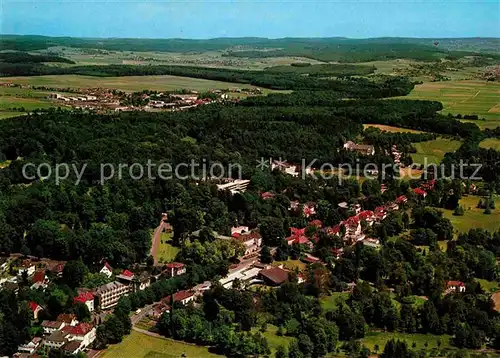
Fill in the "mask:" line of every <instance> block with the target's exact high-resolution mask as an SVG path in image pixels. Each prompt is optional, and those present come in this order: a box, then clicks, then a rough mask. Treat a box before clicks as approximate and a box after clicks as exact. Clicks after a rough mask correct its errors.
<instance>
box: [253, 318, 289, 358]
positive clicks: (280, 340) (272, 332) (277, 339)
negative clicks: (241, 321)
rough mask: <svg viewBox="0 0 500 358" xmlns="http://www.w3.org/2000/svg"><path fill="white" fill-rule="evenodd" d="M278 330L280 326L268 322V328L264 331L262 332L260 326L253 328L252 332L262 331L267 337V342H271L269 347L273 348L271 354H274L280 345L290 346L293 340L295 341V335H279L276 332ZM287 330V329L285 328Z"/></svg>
mask: <svg viewBox="0 0 500 358" xmlns="http://www.w3.org/2000/svg"><path fill="white" fill-rule="evenodd" d="M277 331H278V327H276V326H274V325H272V324H268V325H267V329H266V331H265V332H264V333H262V332H260V330H259V328H258V327H254V328H252V332H253V333H255V332H260V333H261V334H262V335H263V336H264V337H265V338H266V339H267V343H269V348H270V349H271V354H274V351H275V350H276V349H277V348H278V347H279V346H285V347H288V345H289V344H290V342H291V341H293V339H294V338H293V337H287V336H278V335H277V334H276V332H277ZM284 331H286V330H284Z"/></svg>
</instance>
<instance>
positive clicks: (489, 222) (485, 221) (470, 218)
mask: <svg viewBox="0 0 500 358" xmlns="http://www.w3.org/2000/svg"><path fill="white" fill-rule="evenodd" d="M479 199H480V197H478V196H473V195H469V196H464V197H463V198H462V199H461V200H460V205H461V206H463V207H464V209H465V213H464V215H463V216H455V215H453V211H452V210H444V216H445V217H447V218H448V219H450V221H451V223H452V224H453V227H454V228H455V229H456V230H458V231H459V232H468V231H469V229H471V228H483V229H486V230H489V231H497V230H499V229H500V209H499V205H500V200H498V199H495V205H496V207H497V209H493V210H491V214H490V215H486V214H484V213H483V212H484V210H483V209H478V208H476V205H477V203H478V202H479Z"/></svg>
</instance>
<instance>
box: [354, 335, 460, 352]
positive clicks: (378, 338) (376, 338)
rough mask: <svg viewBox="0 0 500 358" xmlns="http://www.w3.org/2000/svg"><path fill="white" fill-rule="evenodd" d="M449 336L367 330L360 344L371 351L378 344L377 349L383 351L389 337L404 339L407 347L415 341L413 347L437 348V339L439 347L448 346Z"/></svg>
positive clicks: (444, 347)
mask: <svg viewBox="0 0 500 358" xmlns="http://www.w3.org/2000/svg"><path fill="white" fill-rule="evenodd" d="M450 338H451V336H448V335H442V336H435V335H432V334H418V333H395V332H394V333H392V332H369V333H367V334H366V336H365V338H363V339H361V344H363V345H365V346H366V347H367V348H369V349H370V350H371V351H375V345H378V346H379V351H380V352H381V351H383V349H384V346H385V344H386V343H387V341H388V340H390V339H400V340H405V341H406V342H407V343H408V346H409V347H412V344H413V343H414V342H415V343H416V347H415V349H417V350H419V349H426V350H427V349H433V348H438V343H437V342H438V340H440V341H441V346H440V347H439V349H446V348H450V342H449V341H450ZM425 343H427V345H428V346H427V347H425Z"/></svg>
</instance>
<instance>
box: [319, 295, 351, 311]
mask: <svg viewBox="0 0 500 358" xmlns="http://www.w3.org/2000/svg"><path fill="white" fill-rule="evenodd" d="M349 296H350V293H348V292H332V293H331V294H330V295H328V296H326V297H322V298H321V299H320V303H321V307H322V308H323V309H324V310H325V311H332V310H334V309H335V308H337V307H338V306H339V305H340V304H341V303H342V302H345V301H347V300H348V299H349Z"/></svg>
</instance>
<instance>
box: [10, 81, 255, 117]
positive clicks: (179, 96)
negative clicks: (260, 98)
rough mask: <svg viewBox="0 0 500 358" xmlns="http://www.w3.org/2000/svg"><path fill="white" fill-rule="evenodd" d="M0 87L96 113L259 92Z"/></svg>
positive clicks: (171, 107) (179, 106)
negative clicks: (43, 94)
mask: <svg viewBox="0 0 500 358" xmlns="http://www.w3.org/2000/svg"><path fill="white" fill-rule="evenodd" d="M1 87H9V88H19V89H20V90H26V91H33V90H34V91H44V92H46V91H53V92H52V93H50V94H49V95H48V96H47V98H46V99H47V100H48V101H49V102H50V103H52V104H54V105H56V106H59V107H62V108H64V107H69V108H73V109H81V110H88V111H94V112H96V113H110V112H128V111H146V112H165V111H167V112H168V111H170V112H172V111H182V110H186V109H190V108H196V107H198V106H202V105H207V104H213V103H229V102H238V101H239V98H240V97H247V96H256V95H262V93H263V92H262V90H261V89H260V88H258V87H252V88H239V87H232V88H227V89H211V90H208V91H206V92H200V91H195V90H191V91H190V90H182V91H163V92H160V91H150V90H143V91H139V92H124V91H120V90H117V89H109V88H54V87H46V86H33V85H25V84H15V83H12V82H1V83H0V88H1Z"/></svg>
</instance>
